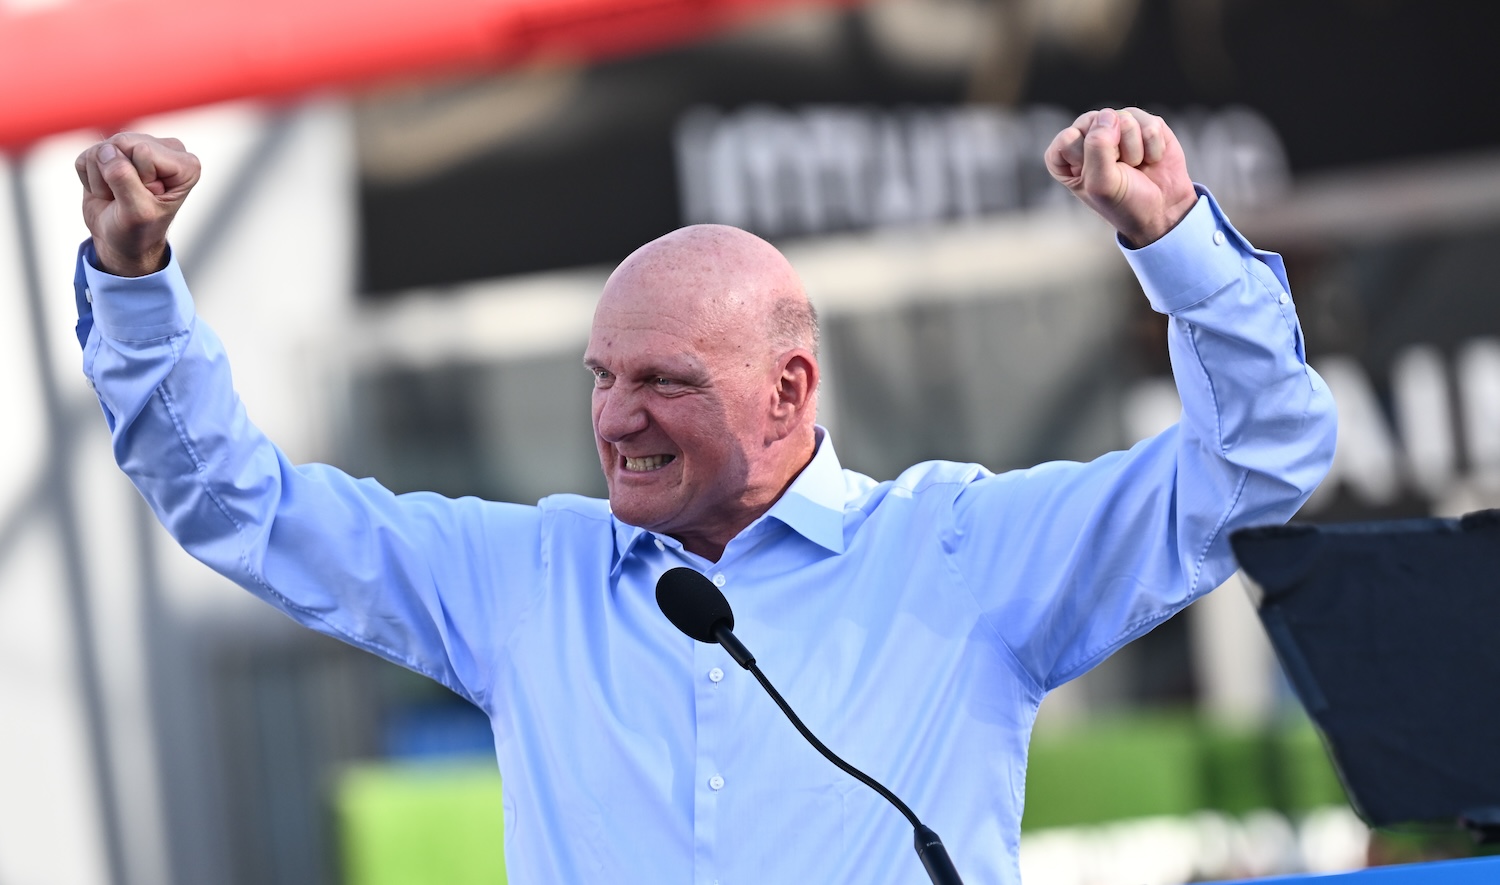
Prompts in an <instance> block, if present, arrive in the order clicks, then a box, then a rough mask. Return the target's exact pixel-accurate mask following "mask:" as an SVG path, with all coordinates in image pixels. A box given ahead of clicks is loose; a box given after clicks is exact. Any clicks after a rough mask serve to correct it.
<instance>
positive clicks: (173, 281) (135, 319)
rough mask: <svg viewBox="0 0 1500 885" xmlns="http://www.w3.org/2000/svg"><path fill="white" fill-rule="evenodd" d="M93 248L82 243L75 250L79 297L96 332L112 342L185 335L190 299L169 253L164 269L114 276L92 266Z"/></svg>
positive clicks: (190, 315) (89, 243) (88, 242)
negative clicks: (139, 275)
mask: <svg viewBox="0 0 1500 885" xmlns="http://www.w3.org/2000/svg"><path fill="white" fill-rule="evenodd" d="M93 262H94V247H93V243H92V241H91V240H85V241H84V243H83V245H82V246H80V247H79V248H78V266H79V269H80V270H81V271H82V274H81V276H82V280H83V285H84V288H83V292H82V293H80V294H81V295H82V302H81V303H80V305H79V307H80V310H81V309H82V308H83V306H84V304H85V303H86V304H87V305H88V306H89V307H90V308H91V309H92V312H93V319H94V328H96V329H98V330H99V333H100V334H101V335H104V336H105V337H108V338H113V339H115V340H116V341H151V340H154V339H157V338H168V337H171V336H172V335H176V334H178V333H179V332H186V331H187V330H188V328H189V327H190V326H191V325H192V323H193V316H194V311H193V299H192V296H191V295H190V294H188V288H187V282H186V281H185V280H183V278H182V269H181V268H180V267H178V265H177V256H176V255H175V254H173V252H172V250H171V248H170V247H168V250H167V266H166V267H164V268H162V269H161V270H159V271H157V272H156V273H152V274H147V275H145V276H143V277H117V276H115V275H114V274H109V273H105V272H104V271H102V270H100V269H98V268H97V267H95V266H94V263H93Z"/></svg>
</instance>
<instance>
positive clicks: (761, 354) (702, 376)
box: [584, 225, 818, 559]
mask: <svg viewBox="0 0 1500 885" xmlns="http://www.w3.org/2000/svg"><path fill="white" fill-rule="evenodd" d="M817 344H818V333H817V317H816V315H815V314H814V313H813V309H812V305H811V304H809V303H808V300H807V294H806V292H805V291H804V290H803V288H802V281H801V280H800V279H798V277H797V273H796V272H795V271H794V270H792V266H791V264H789V263H788V262H787V260H786V258H785V257H783V256H782V254H781V253H780V252H778V251H776V248H775V247H774V246H772V245H771V244H770V243H767V242H766V241H765V240H762V239H761V238H759V237H757V236H754V235H753V234H749V233H746V232H745V231H742V230H738V229H736V228H732V227H725V226H722V225H696V226H694V227H687V228H683V229H682V230H678V231H674V232H672V233H670V234H667V235H666V236H664V237H661V238H660V239H656V240H653V241H651V242H650V243H647V244H646V245H644V246H642V247H641V248H639V249H637V250H636V251H635V252H634V253H632V254H631V255H630V257H629V258H626V259H625V260H624V261H623V262H622V263H621V264H620V266H619V267H618V268H616V269H615V272H614V273H612V274H610V277H609V281H608V282H607V283H605V286H604V293H603V294H602V295H601V296H600V298H599V306H598V308H597V309H596V310H595V311H594V325H593V329H592V331H591V332H590V334H589V346H588V352H587V354H586V355H585V356H584V363H585V365H586V366H588V368H589V371H590V372H592V373H593V376H594V398H593V417H594V436H595V441H596V443H597V445H598V448H599V460H600V464H601V466H602V467H603V468H604V477H605V480H606V481H607V482H608V484H609V498H610V505H611V508H612V509H613V511H614V513H615V516H616V517H617V518H619V519H621V520H622V521H624V522H627V523H630V524H632V525H637V526H641V527H642V528H647V529H651V530H652V531H657V532H663V533H666V534H670V535H672V536H673V537H676V538H678V539H680V540H681V541H682V542H683V544H684V546H685V547H687V549H689V550H692V551H693V552H695V553H698V554H700V555H702V556H706V557H708V558H710V559H718V557H719V555H720V554H721V553H722V551H723V549H724V545H725V544H727V543H728V541H729V540H730V539H731V538H733V537H734V536H735V535H736V534H737V533H738V532H739V531H740V530H742V529H743V528H744V527H745V526H747V525H749V524H750V523H751V522H753V521H754V520H755V519H756V518H758V517H759V516H760V515H761V514H762V513H764V512H765V511H766V510H767V509H769V508H770V506H771V505H772V504H773V503H775V501H776V499H777V498H779V497H780V496H781V493H782V492H783V491H785V490H786V488H787V486H788V485H790V484H791V482H792V480H793V479H795V478H796V476H797V474H798V473H799V472H801V470H802V468H803V467H805V466H806V465H807V462H808V461H809V460H810V459H811V458H812V455H813V452H814V451H815V450H816V447H817V446H816V434H815V429H814V423H813V422H814V419H815V417H816V412H817V387H818V363H817V356H816V353H815V351H816V348H817Z"/></svg>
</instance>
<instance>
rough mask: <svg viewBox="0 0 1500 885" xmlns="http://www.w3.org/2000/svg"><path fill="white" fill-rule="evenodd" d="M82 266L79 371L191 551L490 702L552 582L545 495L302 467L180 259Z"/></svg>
mask: <svg viewBox="0 0 1500 885" xmlns="http://www.w3.org/2000/svg"><path fill="white" fill-rule="evenodd" d="M91 259H92V250H91V247H90V245H89V244H88V243H87V242H86V243H85V244H84V246H83V247H81V248H80V250H79V256H78V269H77V273H76V275H75V278H74V286H75V291H76V294H77V296H78V297H77V304H78V310H79V323H78V337H79V341H80V343H81V344H82V345H83V363H84V374H85V375H86V376H87V378H88V379H89V383H90V385H91V386H92V387H93V388H94V390H95V393H96V394H97V395H98V398H99V403H100V405H101V406H102V408H103V410H104V416H105V419H106V421H107V422H108V424H109V428H110V433H111V438H112V446H113V450H114V455H115V459H116V461H117V462H118V463H119V465H120V467H121V468H122V469H123V470H124V471H125V473H126V474H127V475H129V477H130V479H131V481H132V482H134V483H135V485H136V488H138V489H139V490H140V492H141V494H142V495H143V496H144V497H145V498H146V500H147V502H148V503H149V504H150V505H151V508H152V509H153V510H154V511H155V513H156V515H157V518H158V519H160V520H161V522H162V525H164V526H165V527H166V528H167V530H168V531H169V532H170V533H171V534H172V536H173V537H174V538H176V539H177V541H178V542H179V543H180V544H182V546H183V547H184V548H185V549H186V550H187V551H188V552H189V553H191V554H192V555H193V556H194V557H196V558H198V559H199V560H201V561H203V562H204V563H206V564H207V565H209V566H211V567H212V568H213V569H214V570H215V571H218V572H219V573H221V574H223V575H224V576H226V577H228V578H230V579H231V580H233V581H234V582H236V583H238V584H239V585H240V586H242V587H244V588H245V589H247V590H249V591H250V592H251V593H254V594H255V595H256V596H259V597H260V598H262V599H264V600H265V601H267V602H269V603H271V604H272V605H274V606H276V607H277V608H279V609H281V610H282V611H283V612H285V613H286V614H288V615H290V616H291V617H292V618H293V619H295V620H297V621H298V622H300V623H302V624H305V625H307V626H309V627H312V628H313V629H316V630H318V631H320V632H323V633H327V634H329V635H331V636H335V637H337V638H339V639H343V640H345V641H347V642H349V643H352V644H353V645H356V646H359V647H361V648H364V649H366V650H368V651H371V652H374V653H376V654H378V655H380V656H382V657H384V658H387V659H389V660H391V661H394V662H396V663H398V664H401V665H402V666H405V667H408V668H410V669H412V670H415V671H417V672H419V673H422V674H424V675H426V676H429V677H431V678H433V679H435V680H437V681H438V682H440V683H442V684H443V685H445V686H447V687H448V688H450V689H452V690H453V691H455V692H457V693H458V694H460V695H462V696H463V697H465V698H467V699H469V700H470V701H472V702H474V703H475V704H477V705H479V706H480V707H482V708H486V707H487V704H488V701H489V691H490V688H491V685H492V681H493V670H494V666H495V662H496V660H497V654H498V652H499V650H500V649H501V648H502V647H503V645H504V643H505V642H506V640H507V637H508V634H509V631H510V629H511V628H512V626H513V625H514V624H516V623H517V622H518V620H519V618H520V616H521V614H522V613H523V611H524V609H525V607H526V606H527V605H528V604H529V603H530V601H531V600H533V599H534V598H535V596H536V594H537V593H538V592H539V590H540V583H541V582H540V580H539V574H540V568H541V566H540V563H539V559H540V546H541V545H540V536H539V533H540V524H541V520H540V515H539V511H538V510H537V509H536V508H534V507H523V506H519V505H512V504H496V503H491V502H485V501H480V500H478V499H475V498H461V499H449V498H444V497H442V496H440V495H435V494H430V493H415V494H408V495H396V494H393V493H392V492H390V491H388V490H387V489H385V488H383V487H382V486H380V485H379V484H378V483H376V482H375V481H373V480H370V479H355V478H353V477H351V476H349V475H347V474H345V473H343V472H341V471H339V470H337V469H334V468H332V467H329V466H327V465H322V464H306V465H294V464H292V463H290V462H289V461H288V460H287V457H286V455H285V454H283V453H282V452H281V450H280V449H278V448H277V447H276V446H275V445H274V444H272V443H271V441H270V440H268V439H267V438H266V437H265V435H264V434H263V433H261V431H260V430H259V429H258V428H256V427H255V425H254V424H252V423H251V422H250V420H249V418H248V417H247V415H246V413H245V409H244V406H243V405H242V404H241V402H240V399H239V397H238V396H237V395H236V394H235V391H234V387H233V383H232V381H231V377H230V371H229V364H228V360H227V358H226V356H225V353H224V349H223V346H222V345H221V344H220V341H219V339H218V337H217V336H216V335H215V334H214V333H213V331H212V330H211V329H209V328H208V326H207V325H206V324H204V323H203V322H202V321H201V320H200V319H198V318H197V317H196V315H195V312H194V309H193V303H192V299H191V297H190V295H189V293H188V289H187V286H186V285H185V283H184V281H183V278H182V273H181V271H180V270H179V268H178V266H177V262H176V259H175V258H173V259H172V260H171V261H170V263H169V264H168V266H167V267H166V268H165V269H163V270H161V271H159V272H158V273H154V274H151V275H148V276H144V277H138V278H121V277H114V276H111V275H109V274H106V273H104V272H102V271H99V270H97V269H96V268H94V267H93V265H92V264H91Z"/></svg>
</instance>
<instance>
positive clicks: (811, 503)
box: [611, 426, 844, 575]
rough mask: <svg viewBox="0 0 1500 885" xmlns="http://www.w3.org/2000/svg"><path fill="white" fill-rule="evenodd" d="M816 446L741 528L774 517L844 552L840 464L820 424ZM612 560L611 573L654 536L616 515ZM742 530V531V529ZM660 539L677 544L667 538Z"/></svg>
mask: <svg viewBox="0 0 1500 885" xmlns="http://www.w3.org/2000/svg"><path fill="white" fill-rule="evenodd" d="M816 433H817V442H816V445H817V449H816V450H815V451H814V452H813V457H812V460H811V461H809V462H808V463H807V466H806V467H804V468H802V472H801V473H799V474H797V478H796V479H794V480H792V484H791V485H790V486H788V487H787V490H786V491H785V492H783V493H782V495H781V497H780V498H778V499H777V501H776V503H775V504H772V505H771V509H770V510H767V511H766V512H765V514H764V515H762V516H761V517H760V519H757V520H756V521H755V522H753V523H751V524H750V525H749V526H747V527H746V528H745V530H744V531H746V532H748V531H751V530H753V529H754V528H755V526H756V525H757V524H759V523H760V522H761V521H762V520H765V519H775V520H778V521H780V522H781V523H782V524H784V525H786V526H787V528H790V529H791V530H792V531H794V532H796V533H798V534H800V535H802V536H803V537H804V538H806V539H808V540H809V541H812V542H813V543H814V544H817V545H818V546H820V547H823V548H824V549H826V550H828V551H830V552H832V553H843V552H844V468H843V466H842V465H841V464H840V463H839V456H838V454H837V453H835V452H834V450H833V441H832V440H831V439H829V438H828V431H827V430H826V429H825V428H823V427H822V426H818V427H817V428H816ZM614 523H615V552H616V556H615V564H614V568H613V569H611V574H612V575H613V574H618V573H619V571H620V569H621V567H622V566H623V564H624V562H625V558H626V557H628V556H629V555H630V553H631V551H632V550H634V549H635V546H636V545H637V544H640V543H646V542H649V541H653V540H656V536H655V535H654V534H652V533H651V532H648V531H646V530H645V529H643V528H640V527H639V526H633V525H627V524H625V523H623V522H621V521H620V520H618V519H616V520H615V521H614ZM742 534H743V532H742ZM661 540H662V541H663V542H664V543H668V544H671V545H673V546H680V545H678V544H677V542H676V541H673V540H671V539H669V538H663V539H661Z"/></svg>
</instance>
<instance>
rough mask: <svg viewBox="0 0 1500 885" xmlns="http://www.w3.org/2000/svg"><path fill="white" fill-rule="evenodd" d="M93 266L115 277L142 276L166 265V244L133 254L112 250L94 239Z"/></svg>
mask: <svg viewBox="0 0 1500 885" xmlns="http://www.w3.org/2000/svg"><path fill="white" fill-rule="evenodd" d="M93 264H94V267H96V268H98V269H99V270H102V271H104V272H105V273H107V274H111V275H113V276H117V277H144V276H147V275H148V274H154V273H156V272H157V271H160V270H162V269H163V268H165V267H166V266H167V244H166V243H161V244H159V245H156V246H153V247H150V248H148V249H144V250H142V251H141V252H138V253H134V254H125V253H121V252H117V251H114V250H112V249H109V248H107V247H105V246H103V245H101V244H100V242H99V240H98V239H95V240H94V261H93Z"/></svg>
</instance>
